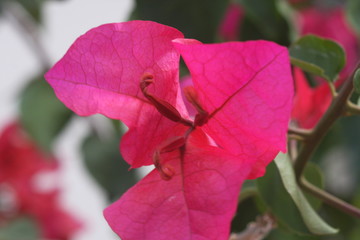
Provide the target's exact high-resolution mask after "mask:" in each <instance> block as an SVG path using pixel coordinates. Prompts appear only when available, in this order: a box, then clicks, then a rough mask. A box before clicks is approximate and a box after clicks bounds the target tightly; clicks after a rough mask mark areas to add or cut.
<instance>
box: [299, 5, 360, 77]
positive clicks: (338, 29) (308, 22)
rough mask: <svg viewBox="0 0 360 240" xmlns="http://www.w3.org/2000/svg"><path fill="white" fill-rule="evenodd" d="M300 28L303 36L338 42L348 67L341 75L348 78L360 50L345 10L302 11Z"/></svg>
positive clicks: (312, 9)
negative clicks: (312, 35)
mask: <svg viewBox="0 0 360 240" xmlns="http://www.w3.org/2000/svg"><path fill="white" fill-rule="evenodd" d="M299 25H300V26H299V27H300V32H301V34H302V35H305V34H315V35H318V36H321V37H325V38H330V39H332V40H334V41H336V42H338V43H339V44H340V45H341V46H342V47H343V48H344V50H345V52H346V66H345V68H344V69H343V71H342V72H341V74H340V77H341V78H346V77H348V76H349V74H351V72H352V71H353V69H354V67H355V65H356V63H357V62H358V61H359V58H360V49H359V45H358V40H357V37H356V34H355V32H354V31H353V30H352V29H351V27H350V26H349V24H348V23H347V21H346V15H345V12H344V9H343V8H340V7H337V8H333V9H326V10H321V9H317V8H308V9H305V10H303V11H300V14H299Z"/></svg>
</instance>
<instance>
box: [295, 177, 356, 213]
mask: <svg viewBox="0 0 360 240" xmlns="http://www.w3.org/2000/svg"><path fill="white" fill-rule="evenodd" d="M299 185H300V186H301V188H303V189H304V190H305V191H307V192H309V193H310V194H312V195H314V196H315V197H317V198H319V199H321V200H322V201H323V202H325V203H327V204H328V205H330V206H333V207H335V208H337V209H340V210H341V211H343V212H345V213H347V214H349V215H351V216H353V217H356V218H360V209H359V208H357V207H354V206H353V205H351V204H349V203H347V202H345V201H343V200H341V199H339V198H337V197H335V196H333V195H331V194H329V193H327V192H325V191H324V190H322V189H320V188H318V187H316V186H314V185H312V184H311V183H309V182H308V181H306V180H305V179H304V178H302V179H301V180H300V182H299Z"/></svg>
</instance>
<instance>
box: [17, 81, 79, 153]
mask: <svg viewBox="0 0 360 240" xmlns="http://www.w3.org/2000/svg"><path fill="white" fill-rule="evenodd" d="M71 115H72V112H71V111H70V110H68V109H67V108H66V107H65V106H64V105H63V104H62V103H61V102H60V101H59V100H58V99H57V98H56V96H55V94H54V92H53V90H52V88H51V87H50V85H49V84H48V83H47V82H46V81H45V80H44V79H43V77H42V76H41V77H36V78H35V79H34V80H33V81H31V82H30V84H29V85H28V86H27V87H26V88H25V90H24V91H23V93H22V98H21V103H20V120H21V123H22V125H23V127H24V128H25V129H26V131H27V132H28V133H29V134H30V136H31V137H32V138H33V139H34V140H35V141H36V142H37V143H38V144H39V146H40V147H42V148H43V149H44V150H46V151H50V150H51V145H52V143H53V141H54V139H55V138H56V137H57V135H58V134H59V133H60V132H61V130H62V129H63V128H64V127H65V125H66V124H67V123H68V121H69V119H70V117H71Z"/></svg>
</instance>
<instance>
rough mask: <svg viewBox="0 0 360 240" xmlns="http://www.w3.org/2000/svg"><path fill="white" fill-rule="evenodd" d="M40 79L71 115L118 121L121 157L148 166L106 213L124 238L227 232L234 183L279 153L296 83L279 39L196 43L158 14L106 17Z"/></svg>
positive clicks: (260, 170)
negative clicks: (183, 81) (186, 76)
mask: <svg viewBox="0 0 360 240" xmlns="http://www.w3.org/2000/svg"><path fill="white" fill-rule="evenodd" d="M180 55H181V56H182V57H183V58H184V60H185V63H186V64H187V66H188V68H189V70H190V73H191V78H192V80H193V83H194V86H193V87H190V88H187V89H186V90H185V95H186V96H187V99H188V100H189V102H190V103H191V104H192V105H193V106H194V108H195V109H196V110H197V114H196V115H195V119H194V120H192V118H190V117H189V116H188V115H189V114H188V112H187V110H186V108H185V105H184V101H183V99H182V97H181V92H180V88H179V77H178V73H179V58H180ZM45 77H46V79H47V81H48V82H49V83H50V84H51V85H52V87H53V88H54V90H55V93H56V94H57V96H58V97H59V99H60V100H61V101H63V102H64V103H65V105H67V106H68V107H69V108H70V109H72V110H73V111H75V112H76V113H78V114H80V115H91V114H95V113H101V114H104V115H106V116H108V117H110V118H114V119H119V120H122V121H124V123H125V124H126V125H127V126H128V127H129V131H128V132H127V134H126V135H125V136H124V137H123V139H122V141H121V152H122V154H123V156H124V159H125V160H126V161H127V162H128V163H129V164H130V165H131V166H132V167H140V166H143V165H149V164H151V163H154V165H155V167H156V170H154V171H152V172H151V173H150V174H149V175H148V176H146V177H145V178H144V179H143V180H141V181H140V182H139V183H138V184H137V185H135V186H134V187H133V188H131V189H130V190H129V191H128V192H127V193H125V194H124V195H123V196H122V197H121V198H120V200H118V201H117V202H115V203H114V204H112V205H111V206H110V207H108V208H107V209H106V210H105V212H104V214H105V217H106V219H107V221H108V223H109V224H110V226H111V227H112V229H113V230H114V231H115V232H116V233H117V234H119V236H120V237H121V238H122V239H124V240H131V239H134V240H135V239H145V240H146V239H147V240H152V239H227V238H228V235H229V229H230V222H231V219H232V217H233V214H234V212H235V209H236V202H237V197H238V193H239V191H240V187H241V185H242V182H243V181H244V180H245V179H247V178H255V177H259V176H261V175H263V174H264V171H265V167H266V165H267V164H268V163H269V162H270V161H271V160H272V159H273V158H274V157H275V156H276V154H277V153H278V152H279V151H286V133H287V127H288V122H289V118H290V111H291V105H292V98H293V81H292V77H291V72H290V63H289V56H288V52H287V49H286V48H285V47H281V46H279V45H277V44H275V43H271V42H267V41H251V42H244V43H240V42H233V43H223V44H202V43H200V42H198V41H196V40H192V39H184V38H183V36H182V34H181V33H180V32H179V31H177V30H176V29H174V28H171V27H168V26H164V25H161V24H158V23H154V22H149V21H131V22H126V23H115V24H107V25H102V26H99V27H97V28H94V29H92V30H90V31H89V32H87V33H86V34H84V35H83V36H81V37H79V39H77V40H76V42H75V43H74V44H73V45H72V46H71V48H70V49H69V51H68V52H67V53H66V54H65V56H64V57H63V58H62V59H61V60H60V61H59V62H58V63H57V64H56V65H55V66H54V67H53V68H52V69H51V70H50V71H49V72H48V73H47V74H46V76H45Z"/></svg>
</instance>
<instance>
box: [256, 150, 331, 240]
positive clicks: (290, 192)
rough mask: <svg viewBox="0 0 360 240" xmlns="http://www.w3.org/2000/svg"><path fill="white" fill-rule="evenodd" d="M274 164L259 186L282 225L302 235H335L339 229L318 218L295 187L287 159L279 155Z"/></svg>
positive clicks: (259, 180)
mask: <svg viewBox="0 0 360 240" xmlns="http://www.w3.org/2000/svg"><path fill="white" fill-rule="evenodd" d="M274 162H275V163H271V164H270V165H269V166H268V168H267V172H266V175H265V176H264V177H262V178H260V179H258V180H257V183H258V189H259V192H260V195H261V197H262V198H263V200H264V202H265V203H266V204H267V205H268V206H269V208H270V209H271V211H272V213H273V214H274V215H275V217H276V218H277V219H278V220H279V222H280V223H281V224H282V225H285V226H287V227H288V228H289V229H291V230H293V231H295V232H297V233H299V234H317V235H324V234H334V233H336V232H337V230H336V229H334V228H332V227H330V226H329V225H328V224H327V223H325V222H324V221H323V220H322V219H321V218H320V217H319V216H318V215H317V213H316V212H315V211H314V210H313V208H312V207H311V205H310V203H309V202H308V200H307V199H306V198H305V196H304V194H303V193H302V191H301V190H300V188H299V187H298V185H297V184H296V180H295V175H294V171H293V168H292V165H291V163H290V160H289V159H288V158H287V157H286V155H279V156H278V157H277V158H276V159H275V161H274ZM312 171H313V170H312Z"/></svg>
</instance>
